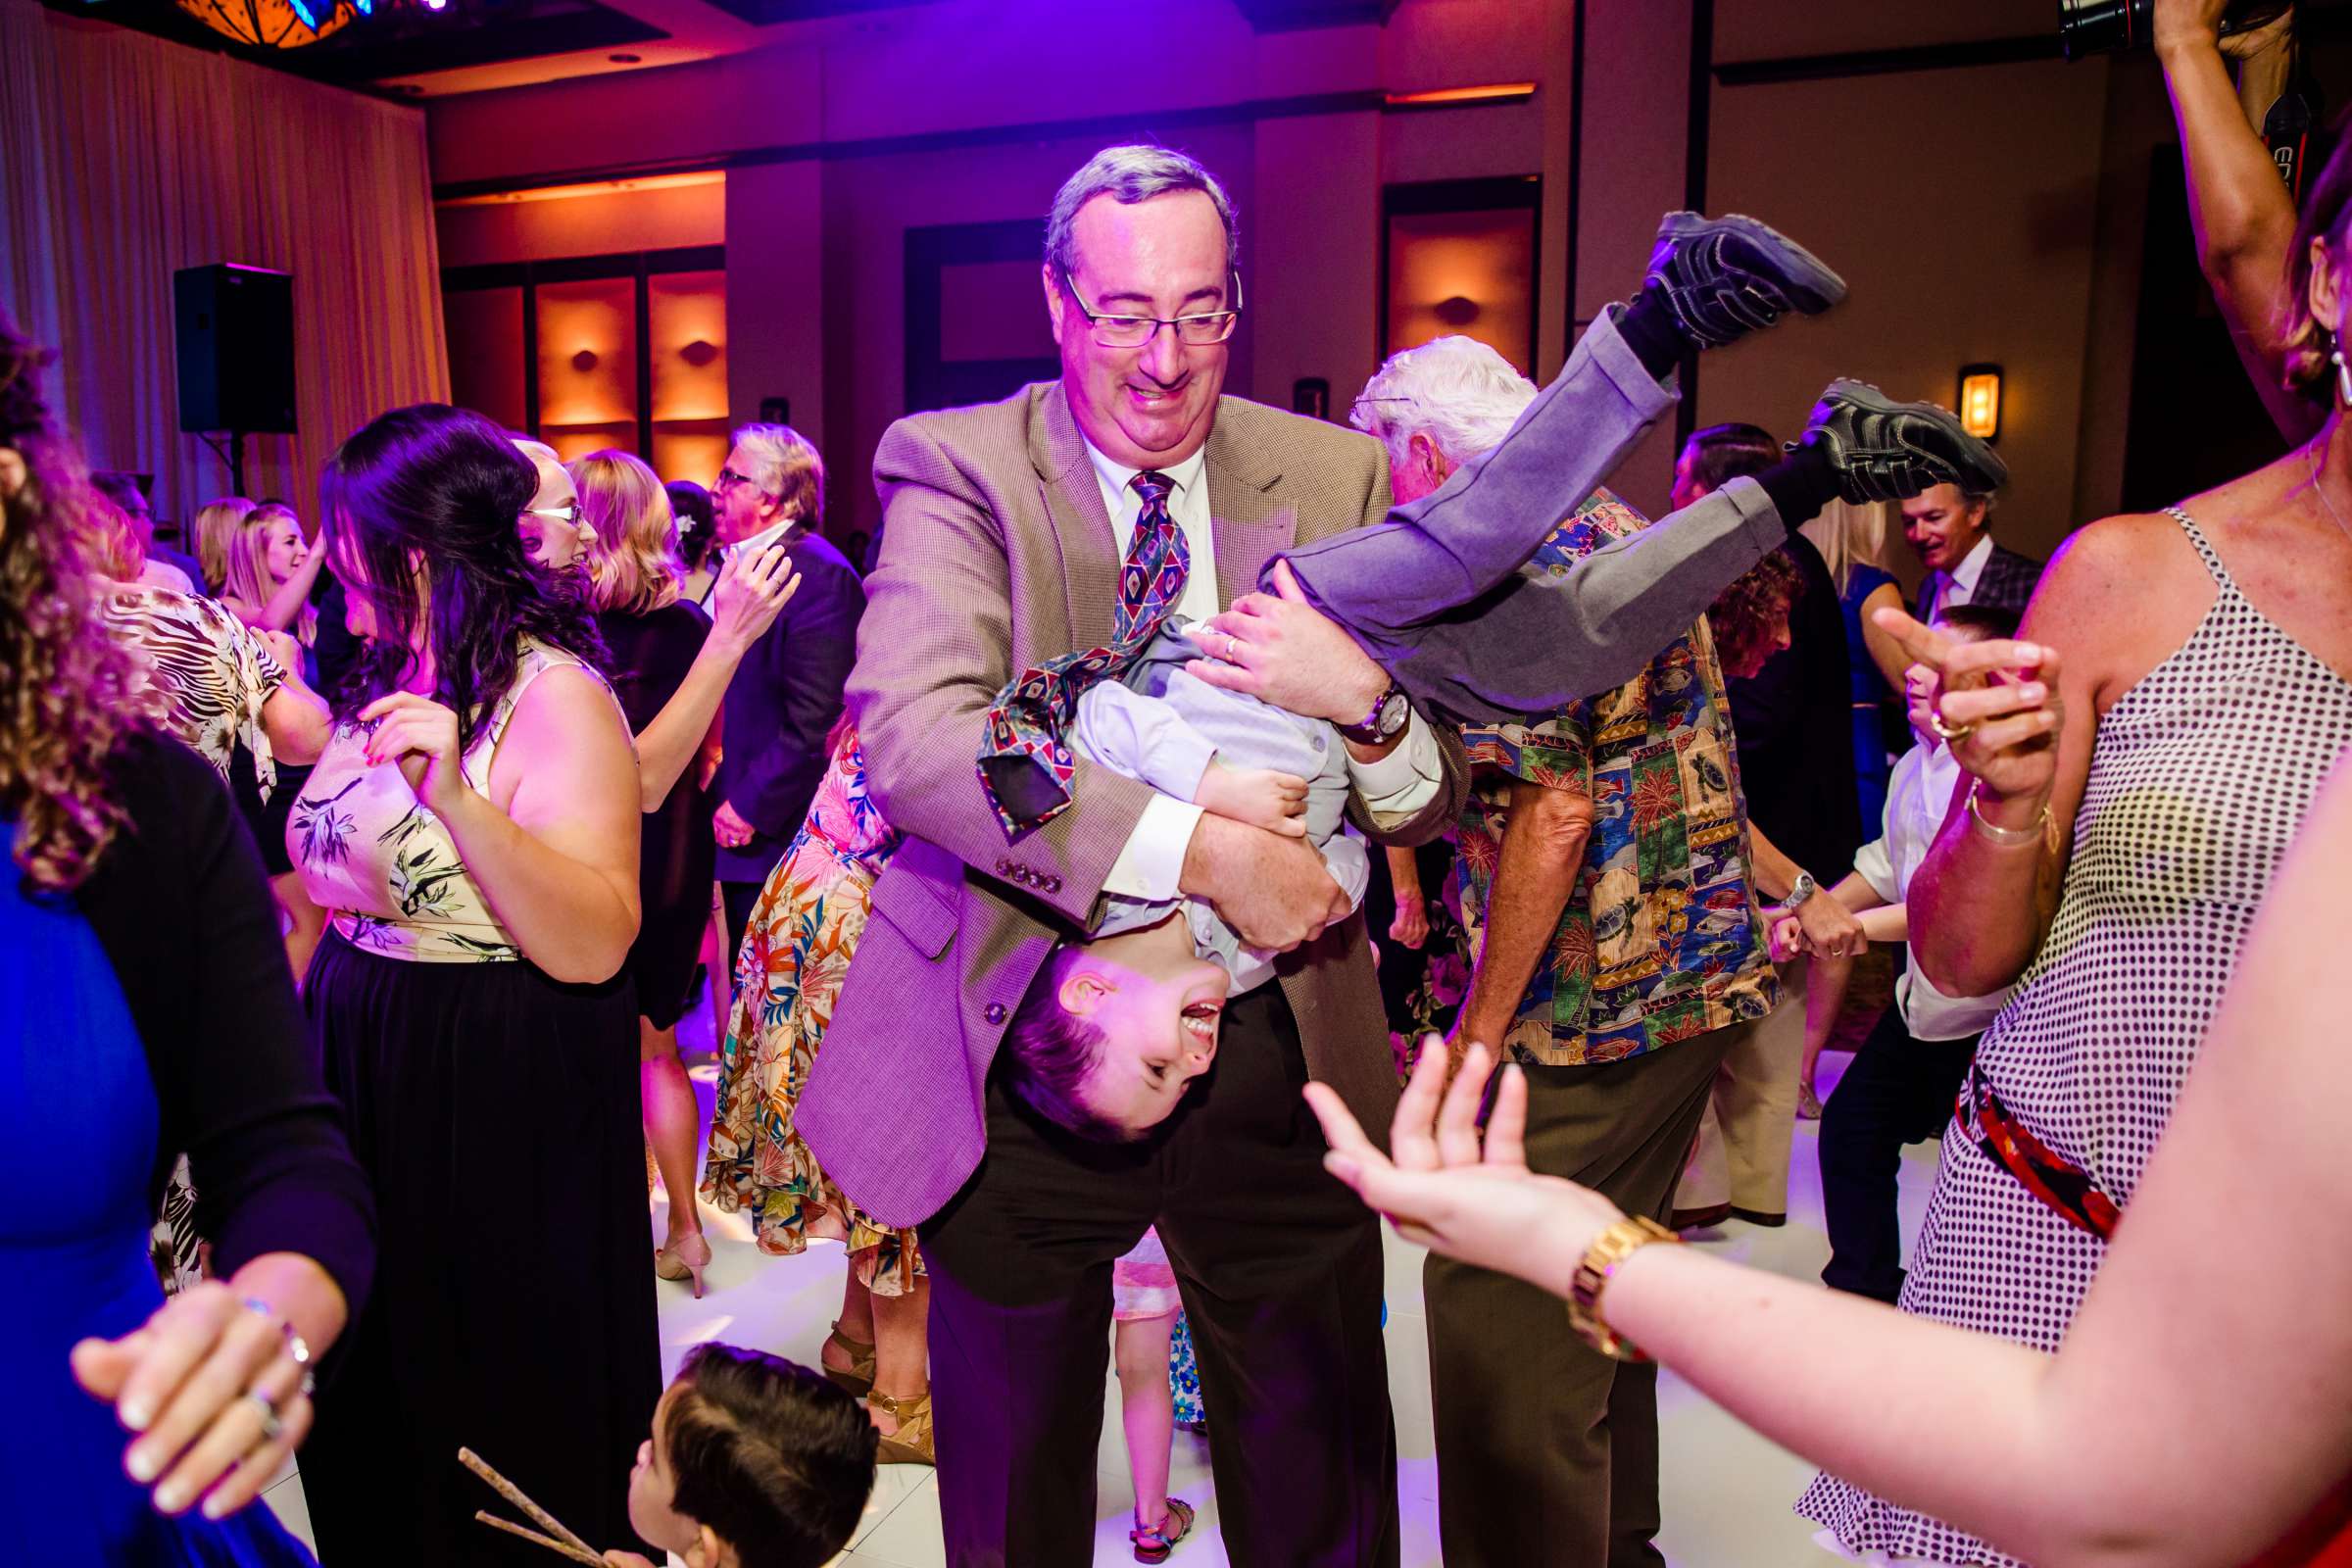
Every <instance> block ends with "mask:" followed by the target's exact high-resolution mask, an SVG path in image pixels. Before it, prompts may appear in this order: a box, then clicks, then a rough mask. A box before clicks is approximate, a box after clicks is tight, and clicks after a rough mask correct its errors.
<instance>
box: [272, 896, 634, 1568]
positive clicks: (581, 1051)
mask: <svg viewBox="0 0 2352 1568" xmlns="http://www.w3.org/2000/svg"><path fill="white" fill-rule="evenodd" d="M303 1001H304V1005H305V1007H306V1009H307V1010H308V1011H309V1013H310V1018H311V1028H312V1034H313V1038H314V1040H315V1041H316V1042H317V1044H318V1047H319V1053H320V1055H321V1057H322V1060H323V1065H324V1070H325V1077H326V1084H327V1088H328V1089H329V1090H331V1091H332V1092H333V1093H334V1095H335V1096H336V1098H337V1099H338V1100H340V1101H341V1102H342V1103H343V1106H344V1110H345V1114H346V1117H347V1122H348V1126H349V1129H350V1133H351V1142H352V1150H353V1152H354V1153H356V1154H357V1155H358V1156H359V1160H360V1163H361V1165H362V1166H363V1167H364V1168H365V1169H366V1170H367V1172H368V1177H369V1179H370V1180H371V1181H372V1182H373V1184H374V1187H375V1199H376V1212H377V1216H378V1219H377V1224H378V1248H377V1250H378V1256H379V1262H378V1264H377V1269H376V1279H375V1291H374V1295H373V1298H372V1299H370V1300H369V1302H368V1309H367V1311H366V1313H365V1314H364V1315H363V1316H362V1317H361V1319H360V1321H359V1322H358V1323H357V1324H355V1325H353V1326H352V1327H351V1328H350V1329H348V1330H347V1331H346V1332H345V1334H344V1336H343V1340H342V1343H341V1345H340V1346H339V1347H338V1348H337V1351H336V1355H335V1357H334V1358H333V1364H332V1365H331V1366H330V1368H329V1371H330V1374H331V1375H330V1377H329V1378H328V1379H327V1380H326V1382H325V1384H324V1386H323V1388H322V1389H321V1392H320V1397H319V1425H318V1430H317V1431H316V1433H314V1435H313V1436H312V1438H311V1440H310V1442H309V1443H308V1444H307V1445H306V1446H304V1449H303V1454H302V1484H303V1492H304V1494H305V1496H306V1498H307V1499H308V1501H309V1504H310V1512H311V1519H312V1523H313V1525H314V1526H315V1527H316V1529H317V1533H318V1540H319V1556H320V1559H321V1560H322V1561H324V1562H329V1563H333V1564H335V1565H336V1568H346V1565H352V1564H366V1563H386V1564H391V1563H398V1564H401V1565H403V1568H407V1565H412V1564H417V1563H434V1564H494V1563H495V1564H516V1565H522V1564H530V1563H535V1562H538V1561H539V1560H541V1557H540V1556H534V1555H533V1553H534V1552H535V1551H537V1550H538V1548H534V1547H532V1546H530V1545H529V1544H525V1543H521V1542H517V1541H515V1540H514V1539H513V1538H511V1537H507V1536H502V1535H498V1534H496V1533H494V1532H492V1531H491V1530H489V1529H487V1528H486V1527H484V1526H482V1525H479V1524H477V1523H475V1522H474V1519H473V1511H474V1510H475V1509H476V1508H479V1507H484V1506H493V1505H495V1501H496V1499H495V1498H494V1497H493V1496H492V1495H491V1494H490V1493H489V1492H488V1491H487V1490H486V1489H485V1488H484V1487H483V1486H482V1484H481V1483H480V1482H479V1481H477V1480H475V1479H474V1478H473V1477H472V1476H471V1475H469V1474H468V1473H467V1472H466V1471H465V1470H464V1469H462V1468H461V1467H460V1466H459V1464H458V1462H457V1451H458V1449H459V1447H461V1446H466V1447H471V1448H473V1449H474V1450H475V1451H476V1452H478V1453H480V1454H481V1455H482V1457H483V1458H485V1459H487V1460H488V1461H490V1463H492V1464H493V1465H496V1466H497V1467H498V1468H499V1469H500V1470H502V1471H504V1472H505V1473H506V1474H507V1476H508V1477H509V1478H511V1479H512V1480H513V1481H514V1482H515V1485H516V1486H518V1487H520V1488H521V1489H522V1490H523V1491H524V1492H526V1493H528V1494H530V1495H531V1496H532V1497H533V1498H535V1499H536V1500H537V1501H538V1502H539V1503H540V1504H541V1505H542V1506H543V1507H545V1508H546V1509H547V1510H548V1511H549V1512H551V1513H553V1514H554V1515H555V1516H556V1517H557V1518H559V1519H561V1520H563V1521H564V1524H566V1525H568V1526H569V1527H570V1528H571V1529H572V1530H574V1531H575V1532H577V1533H578V1534H579V1535H581V1536H582V1537H584V1538H585V1539H586V1540H588V1541H589V1542H590V1543H592V1544H595V1545H596V1546H597V1548H598V1549H599V1550H602V1549H604V1548H607V1547H611V1546H619V1547H623V1548H626V1549H629V1550H634V1551H640V1552H642V1551H645V1550H646V1549H647V1548H646V1547H645V1546H644V1545H643V1544H640V1543H639V1542H638V1541H637V1540H636V1539H635V1537H634V1536H633V1535H632V1533H631V1532H630V1530H629V1524H628V1511H627V1499H628V1481H629V1470H630V1467H631V1465H632V1464H633V1463H634V1460H635V1456H636V1452H637V1446H638V1445H639V1444H640V1443H642V1442H643V1441H645V1439H646V1437H647V1436H648V1435H649V1434H650V1433H651V1431H652V1430H653V1417H654V1405H655V1403H656V1401H657V1400H658V1399H659V1398H660V1397H661V1335H660V1328H659V1324H658V1322H657V1318H656V1312H655V1298H654V1277H653V1269H652V1266H651V1265H652V1258H651V1255H650V1254H651V1252H652V1250H653V1241H652V1230H651V1225H650V1221H649V1218H648V1213H647V1209H646V1198H645V1163H644V1152H643V1143H642V1138H643V1135H642V1133H641V1132H640V1130H639V1120H640V1109H639V1103H638V1094H637V1005H636V999H635V996H634V994H633V991H632V989H631V986H630V984H629V981H628V979H627V976H626V975H625V974H623V975H622V976H621V977H619V978H617V979H614V980H613V981H610V982H608V983H606V984H604V985H601V986H569V985H563V984H559V983H558V982H556V981H554V980H551V979H549V978H548V977H547V975H545V974H544V973H542V972H541V971H540V970H539V969H537V968H535V967H533V966H532V965H531V964H528V963H523V962H508V963H417V962H411V961H408V960H404V959H399V958H387V957H383V956H379V955H376V954H370V953H363V952H361V951H360V950H359V949H357V948H355V947H353V946H352V945H351V944H350V943H349V942H347V941H345V940H344V939H343V938H342V937H341V936H340V935H338V934H337V933H336V932H334V931H332V930H329V931H328V933H327V935H326V938H325V940H324V941H323V942H322V943H321V944H320V945H319V954H318V956H317V958H316V959H315V960H314V961H313V963H312V965H311V973H310V978H309V981H308V983H307V985H306V987H305V991H304V998H303ZM541 1555H542V1556H543V1555H544V1554H543V1553H542V1554H541Z"/></svg>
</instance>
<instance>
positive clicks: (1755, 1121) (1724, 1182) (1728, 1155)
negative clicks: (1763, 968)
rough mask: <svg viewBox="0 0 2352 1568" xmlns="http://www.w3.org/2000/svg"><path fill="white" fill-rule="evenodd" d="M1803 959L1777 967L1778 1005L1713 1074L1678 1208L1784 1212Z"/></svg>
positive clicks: (1800, 1053)
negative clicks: (1722, 1206) (1724, 1206)
mask: <svg viewBox="0 0 2352 1568" xmlns="http://www.w3.org/2000/svg"><path fill="white" fill-rule="evenodd" d="M1807 973H1808V968H1807V964H1806V960H1805V959H1804V958H1802V957H1798V958H1795V959H1792V960H1791V961H1789V962H1788V963H1785V964H1783V965H1781V1005H1779V1006H1778V1007H1776V1008H1774V1009H1773V1012H1772V1015H1771V1016H1770V1017H1768V1018H1765V1019H1763V1020H1762V1021H1761V1022H1758V1023H1753V1024H1749V1025H1746V1026H1744V1027H1743V1029H1742V1030H1741V1031H1740V1035H1741V1038H1740V1042H1739V1043H1738V1044H1737V1045H1735V1046H1733V1047H1732V1049H1731V1050H1730V1051H1729V1052H1728V1053H1726V1054H1725V1055H1724V1058H1723V1065H1722V1066H1721V1067H1720V1068H1718V1069H1717V1070H1716V1074H1715V1092H1714V1093H1713V1094H1712V1095H1711V1096H1709V1097H1708V1100H1707V1110H1706V1114H1705V1115H1704V1116H1703V1117H1701V1118H1700V1120H1699V1125H1698V1142H1697V1144H1696V1146H1695V1147H1694V1148H1693V1149H1692V1150H1691V1162H1690V1165H1689V1167H1688V1168H1687V1169H1686V1170H1685V1171H1684V1172H1683V1184H1682V1187H1681V1189H1680V1190H1679V1191H1677V1192H1676V1194H1675V1195H1674V1206H1675V1207H1676V1208H1679V1209H1692V1208H1712V1207H1714V1206H1715V1205H1716V1204H1718V1203H1729V1204H1731V1205H1732V1206H1733V1207H1734V1208H1744V1209H1746V1210H1747V1211H1748V1212H1750V1213H1752V1214H1786V1213H1788V1212H1789V1145H1790V1143H1791V1142H1792V1141H1793V1140H1794V1139H1795V1137H1796V1101H1797V1077H1798V1074H1799V1073H1800V1072H1801V1071H1802V1069H1803V1067H1804V1060H1805V980H1806V975H1807Z"/></svg>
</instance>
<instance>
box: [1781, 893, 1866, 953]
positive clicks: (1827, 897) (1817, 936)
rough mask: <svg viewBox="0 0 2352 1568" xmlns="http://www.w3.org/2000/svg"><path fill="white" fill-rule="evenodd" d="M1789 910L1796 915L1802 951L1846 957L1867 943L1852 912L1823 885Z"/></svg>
mask: <svg viewBox="0 0 2352 1568" xmlns="http://www.w3.org/2000/svg"><path fill="white" fill-rule="evenodd" d="M1790 912H1792V913H1794V914H1795V916H1796V923H1797V926H1798V928H1799V930H1800V932H1801V937H1800V940H1801V942H1802V944H1803V946H1804V950H1805V951H1806V952H1807V953H1809V954H1811V955H1813V956H1815V957H1817V958H1850V957H1852V956H1854V955H1855V954H1857V953H1860V952H1861V951H1862V950H1863V949H1864V948H1867V947H1869V946H1870V938H1868V937H1867V936H1865V935H1863V934H1862V922H1861V921H1860V920H1857V919H1855V918H1854V911H1853V910H1851V909H1849V908H1847V907H1845V906H1844V905H1842V904H1839V903H1838V901H1837V899H1836V898H1834V897H1832V896H1831V894H1830V891H1829V889H1827V888H1824V889H1822V890H1821V891H1820V892H1819V893H1816V894H1814V895H1813V896H1812V897H1811V898H1809V899H1807V900H1806V901H1805V902H1804V903H1802V904H1800V905H1798V906H1797V907H1796V908H1795V909H1794V910H1793V911H1790ZM1768 923H1774V922H1768Z"/></svg>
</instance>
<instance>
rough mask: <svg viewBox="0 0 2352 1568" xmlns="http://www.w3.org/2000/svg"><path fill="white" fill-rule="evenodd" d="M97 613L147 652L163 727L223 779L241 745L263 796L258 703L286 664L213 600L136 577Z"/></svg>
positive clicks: (281, 679) (266, 771)
mask: <svg viewBox="0 0 2352 1568" xmlns="http://www.w3.org/2000/svg"><path fill="white" fill-rule="evenodd" d="M101 613H103V614H104V616H105V619H106V625H107V629H108V630H109V631H111V632H113V633H114V635H115V636H116V638H117V639H118V640H120V641H122V642H123V643H126V644H128V645H129V646H130V647H132V648H135V649H137V650H138V651H139V652H140V653H142V654H144V655H146V657H147V683H148V689H149V691H150V692H151V693H153V694H154V695H155V696H156V697H157V698H159V699H160V700H161V702H162V705H163V709H164V727H165V728H166V729H167V730H169V731H170V732H171V733H172V736H173V737H174V738H176V739H177V740H179V741H180V742H181V743H182V744H183V745H185V746H187V747H188V748H189V749H190V750H191V751H193V752H195V753H196V755H197V756H199V757H201V758H203V759H204V760H206V761H208V762H210V763H212V764H213V766H214V767H215V768H217V769H219V770H220V773H221V777H222V778H226V777H228V764H229V759H230V758H231V757H233V756H235V754H236V749H237V747H238V745H239V744H240V743H242V744H243V746H244V747H245V749H246V750H247V751H249V752H251V753H252V754H253V769H254V775H255V777H256V778H258V779H259V780H260V782H261V789H262V799H263V800H265V801H267V800H268V799H269V798H270V789H271V787H272V786H273V785H275V784H276V782H277V763H276V760H275V759H274V757H273V756H272V754H271V753H270V732H269V731H268V730H267V729H266V728H265V727H264V726H263V724H262V709H263V707H264V705H266V704H267V703H268V702H269V701H270V697H271V696H273V695H274V694H275V693H276V691H277V689H278V687H280V686H282V685H284V684H285V681H286V670H285V666H284V665H283V664H280V663H279V662H277V656H276V655H275V654H272V653H271V652H270V645H269V644H268V643H266V642H264V641H263V640H262V636H261V633H259V632H257V631H255V630H254V629H253V628H252V627H251V626H248V625H246V624H245V623H244V622H243V621H241V620H239V619H238V618H237V617H236V616H235V614H233V613H231V612H229V611H228V610H227V609H226V608H224V607H223V606H222V605H221V603H220V601H218V600H214V599H198V598H195V597H192V596H190V595H188V594H182V593H174V592H173V591H172V590H171V589H169V588H154V587H147V586H143V585H140V584H136V583H121V584H117V585H116V586H114V587H113V588H110V589H109V590H107V592H106V593H105V595H104V597H103V601H102V605H101Z"/></svg>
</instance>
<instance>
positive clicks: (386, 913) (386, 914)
mask: <svg viewBox="0 0 2352 1568" xmlns="http://www.w3.org/2000/svg"><path fill="white" fill-rule="evenodd" d="M560 666H568V667H570V668H575V669H587V668H588V666H587V665H586V664H584V663H582V662H580V661H579V660H578V659H577V658H575V657H573V656H572V655H570V654H567V653H564V651H562V650H561V649H556V648H550V647H548V646H546V645H545V644H543V643H540V642H537V641H534V640H531V639H528V638H526V639H524V641H523V644H522V657H521V660H520V662H519V663H518V664H517V665H516V667H515V684H514V685H512V686H510V687H508V688H507V693H506V695H505V696H503V697H501V698H500V699H499V700H498V706H497V707H496V708H494V709H492V710H491V713H490V722H489V723H488V724H486V725H484V726H483V727H482V732H481V734H480V735H478V736H476V737H475V738H474V742H473V744H472V745H471V746H470V747H468V748H467V749H466V756H465V758H464V760H463V761H462V763H461V766H460V771H461V772H462V773H463V774H464V775H465V779H466V784H467V785H468V786H469V787H471V788H472V789H473V791H474V792H475V793H476V794H487V793H488V792H489V788H490V760H491V757H492V755H493V754H494V753H495V752H496V751H497V749H498V742H499V737H500V736H502V735H504V734H505V733H506V729H507V724H508V722H509V721H510V720H511V719H513V718H514V716H515V705H516V704H517V703H518V702H520V701H521V698H522V693H523V691H524V689H525V688H526V687H528V686H529V685H530V683H531V682H532V681H534V680H537V679H538V678H539V677H540V675H542V674H544V673H545V672H546V671H548V670H550V669H555V668H558V667H560ZM589 673H591V674H594V673H595V672H594V671H593V670H590V671H589ZM598 678H599V680H600V681H601V679H602V677H601V676H600V677H598ZM370 728H371V726H368V725H363V724H357V723H353V722H351V721H349V720H346V721H344V722H342V723H340V724H337V725H336V726H335V731H334V734H333V735H332V736H331V737H329V738H328V740H327V743H326V751H325V752H324V754H323V755H321V756H320V757H319V765H318V767H317V768H315V769H314V770H313V771H312V773H311V781H310V783H309V784H308V785H306V786H305V787H304V789H303V792H302V797H301V799H299V800H297V801H296V802H295V803H294V811H293V815H292V816H291V817H290V818H288V820H287V822H286V850H287V853H288V854H289V855H291V856H292V857H293V859H294V864H295V867H296V869H298V870H299V871H301V873H302V885H303V887H304V888H305V889H306V890H307V891H308V892H309V893H310V896H311V900H312V902H313V903H315V904H317V905H318V906H319V907H320V908H323V909H327V910H330V911H332V913H333V916H334V926H335V930H336V931H337V932H339V933H341V935H342V936H343V938H344V940H345V941H347V942H349V943H351V944H352V946H354V947H357V948H361V949H364V950H366V951H367V952H369V953H380V954H382V955H383V956H386V957H391V958H407V959H412V960H414V961H417V962H419V963H506V962H513V961H515V960H517V959H519V958H521V956H522V949H521V948H520V947H519V946H517V945H516V944H515V939H514V937H513V936H511V935H510V934H509V933H508V931H507V929H506V927H504V926H502V925H500V924H499V923H498V916H497V915H496V914H494V913H492V912H491V909H490V902H489V900H488V899H486V898H484V897H483V895H482V890H481V887H480V885H479V884H478V883H476V882H475V881H474V880H473V876H472V874H471V873H470V872H468V871H467V870H466V862H465V861H464V860H463V859H461V858H459V855H458V846H457V842H456V840H454V839H452V838H451V837H450V834H449V829H448V828H446V827H444V826H443V825H442V824H441V819H440V818H439V817H438V816H436V815H434V814H433V812H432V810H431V809H430V808H428V807H427V806H425V804H424V803H423V802H421V801H419V800H418V799H417V793H416V791H414V790H412V789H411V788H410V787H409V781H408V779H407V778H406V777H404V776H403V775H402V773H401V771H400V764H399V762H398V761H397V760H389V761H384V762H380V763H378V764H376V765H375V766H373V767H370V766H368V755H367V743H368V733H369V731H370Z"/></svg>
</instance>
